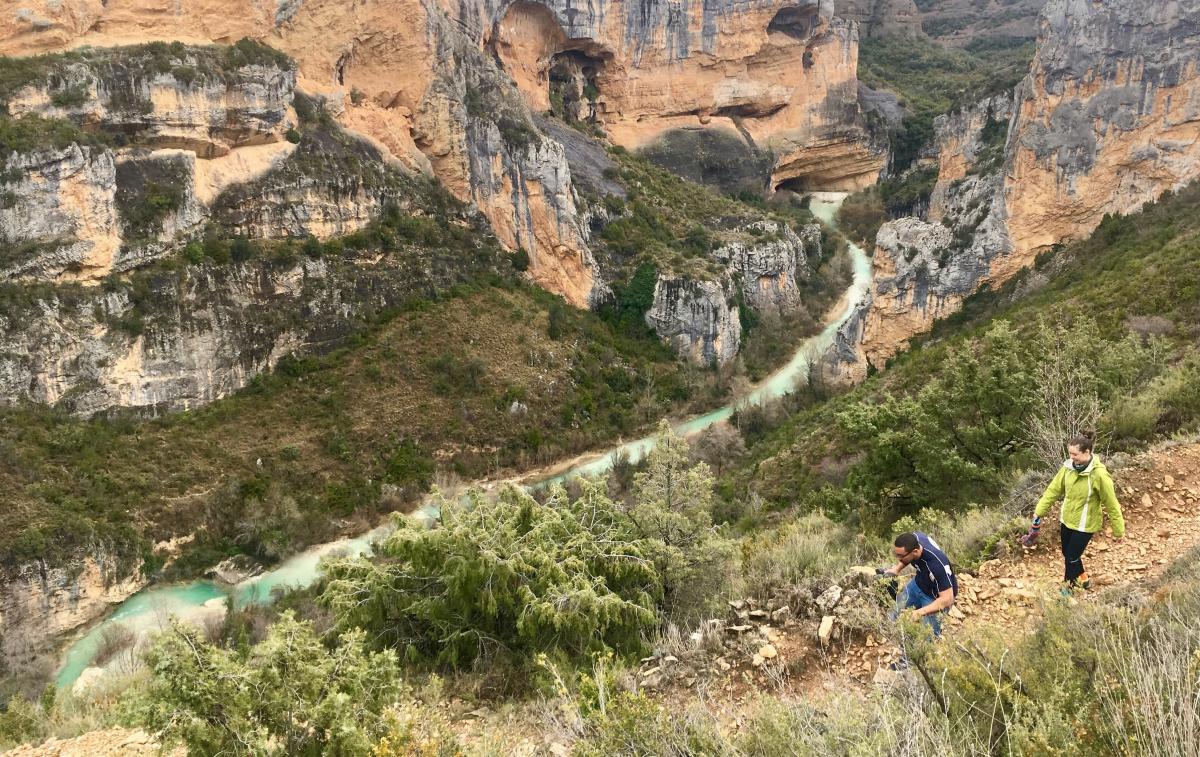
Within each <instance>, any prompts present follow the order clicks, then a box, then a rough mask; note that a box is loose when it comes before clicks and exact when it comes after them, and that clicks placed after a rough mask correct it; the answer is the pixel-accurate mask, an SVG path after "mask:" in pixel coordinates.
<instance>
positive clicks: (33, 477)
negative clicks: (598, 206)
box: [0, 287, 715, 560]
mask: <svg viewBox="0 0 1200 757" xmlns="http://www.w3.org/2000/svg"><path fill="white" fill-rule="evenodd" d="M555 301H556V298H553V297H552V296H550V295H547V294H545V293H542V292H539V291H536V290H533V289H531V288H527V287H517V288H513V289H502V288H496V287H480V288H478V289H473V288H470V287H468V288H465V289H464V290H463V292H462V293H460V295H459V296H457V297H452V298H449V299H444V300H441V301H438V302H433V303H428V302H426V303H422V304H420V306H418V307H416V308H413V309H410V310H409V311H408V312H405V313H402V314H400V315H399V316H397V317H396V318H395V319H394V320H392V321H390V322H388V323H386V324H384V325H382V326H380V327H378V328H377V329H376V330H375V331H374V332H373V333H370V334H368V335H366V336H363V337H361V338H360V339H358V340H356V341H357V344H355V345H354V346H352V347H350V348H347V349H344V350H342V351H341V352H339V353H336V354H334V355H331V356H328V357H326V358H322V359H315V358H309V359H303V360H293V361H288V362H285V363H284V364H282V365H281V368H280V369H279V370H277V371H276V373H275V374H274V375H271V376H267V377H262V378H260V379H259V380H256V381H255V382H253V383H252V385H251V386H250V387H248V388H247V389H245V390H243V391H242V392H239V393H238V394H237V395H235V396H233V397H230V398H228V399H224V400H221V401H218V402H215V403H213V404H212V405H210V406H208V407H206V408H203V409H201V410H198V411H194V412H188V413H182V414H179V415H175V416H170V417H168V418H165V419H161V420H154V421H135V420H126V421H121V420H117V421H105V420H94V421H80V420H75V419H71V418H68V417H64V416H61V415H59V414H56V413H54V412H52V411H48V410H45V409H23V410H6V411H3V412H2V417H3V423H2V424H0V427H2V430H0V450H2V451H3V454H0V461H2V462H0V487H2V488H3V489H4V490H5V491H6V492H9V493H10V495H9V496H8V498H7V499H8V503H7V509H8V514H7V523H8V525H9V527H8V528H6V529H5V531H4V534H3V536H0V555H3V556H4V558H6V559H7V560H16V559H28V558H32V557H46V556H51V557H53V556H55V555H62V554H63V552H64V551H67V550H70V549H71V548H72V547H74V546H75V545H76V544H78V543H81V542H82V543H87V542H88V541H89V540H90V538H91V537H92V536H93V535H99V536H106V535H107V536H117V537H125V538H128V537H132V536H133V534H134V533H135V532H144V533H146V534H148V535H150V536H151V537H152V538H155V539H158V538H165V537H167V536H169V535H171V534H181V533H188V532H190V531H192V530H194V529H196V528H203V529H205V530H206V532H207V533H208V534H209V536H210V537H211V538H210V541H211V542H213V546H214V547H215V548H217V549H219V550H222V551H224V550H228V549H231V548H232V544H233V542H234V541H239V542H240V544H241V546H242V547H243V548H244V549H247V550H248V551H252V552H259V553H260V554H263V555H264V556H272V555H273V554H277V553H278V552H280V551H286V550H289V549H294V548H296V547H298V546H301V545H303V544H305V543H309V542H312V541H317V540H320V539H322V538H325V537H326V536H328V535H330V534H331V533H332V532H333V531H335V530H336V524H335V523H333V522H331V521H332V520H333V519H336V518H345V517H349V516H351V515H352V514H353V513H355V512H358V513H362V512H364V511H366V512H370V511H372V510H375V509H377V508H378V507H380V506H395V505H397V504H399V500H398V499H397V497H400V498H404V497H405V496H406V495H407V496H412V495H414V494H416V493H417V492H418V491H421V490H423V489H424V488H426V486H427V485H428V483H429V482H430V480H431V479H432V478H433V477H434V475H435V470H445V471H448V472H451V473H454V474H457V475H461V476H462V477H466V478H473V477H476V476H480V475H484V474H487V473H490V472H493V471H494V470H495V469H496V468H497V467H500V468H507V467H525V466H528V465H531V464H535V463H539V462H544V461H547V460H550V459H555V458H558V457H561V456H563V455H566V454H571V453H575V452H578V451H581V450H583V449H585V448H588V447H591V446H594V445H596V444H598V443H601V442H603V441H607V440H608V439H610V438H612V437H613V436H615V435H618V434H630V433H633V432H634V431H636V430H639V429H641V428H643V427H644V426H646V425H647V424H649V423H651V422H652V421H653V420H655V419H657V418H658V417H659V416H660V415H662V414H664V413H666V412H668V411H670V410H672V409H681V408H682V407H684V406H686V405H687V402H688V400H689V398H690V399H694V400H696V402H697V403H699V405H707V404H708V403H709V402H713V401H715V400H714V398H711V397H709V396H704V395H703V393H704V392H705V391H706V383H705V381H706V377H705V376H704V375H703V374H702V373H700V372H695V371H691V370H690V369H686V368H683V367H681V366H680V365H679V364H678V363H676V362H674V361H673V359H672V357H671V356H670V354H669V353H668V351H667V350H666V349H665V348H664V347H662V345H660V344H659V343H658V342H657V341H654V340H652V339H650V338H649V337H646V336H631V335H625V334H621V333H618V332H616V331H615V330H614V329H613V328H612V327H611V326H609V325H608V324H607V323H604V322H603V321H601V320H600V319H599V318H598V317H597V316H595V315H592V314H589V313H581V312H577V311H573V310H570V309H567V308H564V307H561V306H557V305H555V304H554V303H555ZM552 308H553V309H554V310H555V312H556V314H557V315H556V318H558V319H560V321H561V324H562V325H561V328H562V331H563V333H562V335H561V336H560V338H559V339H558V340H554V339H551V338H550V337H549V336H548V335H547V320H548V313H549V311H550V310H551V309H552ZM514 401H519V402H520V403H523V405H524V406H525V407H526V408H527V410H518V412H516V413H511V412H510V408H511V406H512V403H513V402H514ZM259 461H261V464H260V462H259ZM384 483H390V484H393V485H395V486H397V487H398V490H390V489H385V490H381V488H380V486H381V484H384ZM389 491H394V495H395V496H393V497H390V498H389V497H387V496H384V497H383V498H382V501H381V498H380V495H381V492H382V493H384V494H386V493H387V492H389ZM252 516H253V517H252ZM256 519H258V521H263V522H261V523H258V525H255V523H254V521H255V520H256Z"/></svg>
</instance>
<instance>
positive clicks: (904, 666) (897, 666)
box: [888, 657, 908, 672]
mask: <svg viewBox="0 0 1200 757" xmlns="http://www.w3.org/2000/svg"><path fill="white" fill-rule="evenodd" d="M888 670H895V671H897V672H899V671H901V670H908V660H906V659H904V658H903V657H901V658H900V659H899V660H896V661H895V662H893V663H892V664H891V665H888Z"/></svg>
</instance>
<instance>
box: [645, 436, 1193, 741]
mask: <svg viewBox="0 0 1200 757" xmlns="http://www.w3.org/2000/svg"><path fill="white" fill-rule="evenodd" d="M1113 481H1114V484H1115V486H1116V489H1117V493H1118V498H1119V500H1120V502H1121V506H1122V511H1123V514H1124V516H1125V523H1126V538H1125V540H1124V541H1123V542H1121V543H1117V542H1116V541H1115V540H1114V539H1113V538H1112V537H1111V531H1109V529H1108V527H1107V523H1106V528H1105V531H1102V532H1101V533H1099V534H1097V535H1096V536H1095V537H1093V540H1092V542H1091V544H1090V545H1089V547H1088V550H1087V552H1086V554H1085V555H1084V565H1085V567H1086V568H1087V571H1088V573H1089V575H1090V577H1091V579H1092V589H1091V590H1090V591H1088V592H1083V593H1081V594H1079V595H1078V596H1077V597H1075V598H1074V599H1073V600H1072V601H1078V602H1093V601H1097V600H1098V598H1099V597H1100V595H1101V594H1102V593H1103V592H1105V591H1106V590H1108V589H1111V588H1113V587H1120V586H1125V585H1130V584H1139V583H1145V584H1148V583H1150V582H1151V581H1152V580H1153V579H1155V578H1156V577H1158V576H1160V575H1161V574H1162V573H1163V572H1164V571H1165V570H1166V569H1167V568H1168V567H1169V566H1170V565H1171V564H1172V563H1173V562H1175V561H1176V560H1177V559H1178V558H1180V557H1181V556H1182V555H1184V554H1185V553H1186V552H1188V551H1189V550H1191V549H1192V548H1194V547H1196V546H1197V545H1200V444H1195V443H1192V444H1167V445H1163V446H1160V447H1159V448H1158V449H1156V450H1154V451H1151V452H1147V453H1144V454H1141V455H1139V456H1137V457H1135V458H1133V459H1132V460H1130V462H1129V463H1127V464H1125V465H1123V466H1122V467H1120V468H1119V469H1117V470H1115V471H1113ZM1038 495H1040V491H1039V492H1036V493H1034V494H1033V495H1032V496H1033V497H1036V496H1038ZM1057 512H1058V511H1057V508H1056V509H1054V510H1052V511H1051V515H1050V516H1049V517H1048V518H1047V521H1048V524H1047V527H1046V528H1045V529H1044V530H1043V536H1042V538H1041V539H1040V540H1039V543H1038V544H1037V545H1036V546H1034V547H1033V548H1031V549H1023V548H1021V547H1018V546H1016V545H1015V544H1011V545H1008V546H1007V548H1006V549H1005V548H1002V550H1001V551H1003V552H1005V554H1004V555H1003V556H1002V557H1000V558H998V559H994V560H989V561H987V562H985V563H983V565H981V566H980V568H979V570H978V571H977V572H976V573H975V575H960V576H959V581H960V584H959V586H960V592H959V597H958V600H957V601H956V603H955V606H954V608H953V609H952V610H951V612H950V616H949V617H948V618H946V620H945V640H947V641H952V640H953V639H954V638H955V636H957V635H959V634H960V633H962V632H963V630H970V629H972V628H975V627H979V628H983V627H987V628H991V629H993V630H994V629H995V628H997V627H999V628H1007V629H1012V631H1013V632H1014V633H1017V634H1021V633H1024V632H1026V631H1027V630H1029V629H1031V628H1032V627H1033V626H1034V625H1035V624H1036V622H1037V621H1038V620H1039V619H1040V618H1041V617H1042V615H1043V612H1044V609H1045V607H1047V606H1048V605H1049V604H1051V603H1054V602H1059V601H1062V598H1061V596H1060V589H1061V587H1062V583H1061V581H1062V569H1063V566H1062V554H1061V552H1060V551H1059V543H1058V531H1057V529H1056V528H1053V524H1054V521H1055V520H1057ZM838 623H839V624H840V623H841V619H840V618H839V619H838ZM747 633H748V634H753V636H752V638H753V639H754V640H753V641H752V642H751V643H749V644H747V645H745V646H746V647H747V649H746V652H745V654H742V655H739V654H737V653H733V654H731V653H728V652H726V653H725V654H723V655H722V656H721V660H722V661H723V662H724V663H725V664H723V665H721V666H720V668H719V670H720V672H719V673H718V674H717V675H715V676H704V675H703V674H702V675H700V676H699V679H700V680H699V681H696V680H692V679H693V678H695V676H689V674H688V673H684V674H683V675H682V676H679V675H678V674H677V675H676V676H674V677H673V680H671V681H670V682H668V683H666V684H665V685H663V686H661V687H659V688H657V690H654V689H652V695H653V696H656V697H659V698H661V699H663V700H664V701H674V702H679V701H686V700H688V699H695V698H696V697H697V696H699V695H703V696H704V698H705V699H706V703H707V705H708V706H709V707H710V709H712V710H714V711H716V712H718V713H720V714H721V715H722V716H723V717H722V719H723V721H724V722H726V723H727V724H728V725H729V726H730V727H732V728H737V727H738V725H739V724H740V722H741V721H742V720H743V718H744V715H745V713H746V712H747V711H748V710H750V709H752V708H753V703H754V701H755V700H756V699H758V698H759V697H761V696H764V695H772V696H776V697H779V698H782V699H793V700H800V699H811V698H812V697H814V696H820V695H821V694H822V693H826V692H835V691H844V690H846V689H853V688H860V689H866V688H869V687H871V686H872V685H873V682H882V681H885V680H886V679H888V678H890V674H889V672H888V671H887V670H886V669H887V667H888V666H889V665H890V664H891V663H892V662H894V661H895V660H896V659H897V658H898V657H899V649H898V648H897V647H895V646H894V645H893V644H891V643H889V642H887V641H885V640H883V639H881V638H880V636H879V635H875V634H867V635H866V636H865V638H864V637H863V636H862V635H861V634H859V635H857V636H856V637H854V638H852V639H839V638H838V634H837V632H836V631H835V632H834V634H833V638H832V639H831V640H830V641H829V642H828V643H822V642H821V641H820V639H819V638H818V625H817V622H816V621H815V620H812V619H800V620H788V621H786V622H783V623H767V624H760V625H758V626H757V627H756V628H755V629H753V630H752V631H749V632H747ZM760 645H761V646H760ZM766 645H769V646H770V647H771V650H770V653H771V654H772V655H773V656H772V657H771V658H770V659H762V655H761V652H762V649H763V648H764V647H765V646H766ZM727 648H728V646H727ZM756 648H757V649H758V652H759V653H760V654H759V657H758V658H755V657H753V656H752V654H754V650H755V649H756ZM647 664H648V665H653V666H655V667H658V666H660V665H661V662H660V661H659V660H655V661H653V662H650V663H647ZM684 664H685V665H688V666H691V665H690V664H689V663H688V661H685V662H684ZM709 669H710V670H711V668H709ZM881 669H882V670H883V672H881ZM645 670H646V667H645V666H644V667H643V671H645Z"/></svg>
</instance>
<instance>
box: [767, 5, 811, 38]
mask: <svg viewBox="0 0 1200 757" xmlns="http://www.w3.org/2000/svg"><path fill="white" fill-rule="evenodd" d="M820 23H821V20H820V14H819V12H818V9H817V5H816V4H815V3H814V4H813V5H808V6H804V7H800V8H796V7H792V8H781V9H780V10H779V12H778V13H776V14H775V17H774V18H772V19H771V23H769V24H767V33H768V34H774V33H776V32H778V33H780V34H786V35H787V36H789V37H791V38H792V39H798V40H800V41H804V40H807V39H809V38H810V37H812V35H813V32H814V31H815V30H816V28H817V26H818V25H819V24H820Z"/></svg>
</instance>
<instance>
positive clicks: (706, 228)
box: [592, 147, 814, 278]
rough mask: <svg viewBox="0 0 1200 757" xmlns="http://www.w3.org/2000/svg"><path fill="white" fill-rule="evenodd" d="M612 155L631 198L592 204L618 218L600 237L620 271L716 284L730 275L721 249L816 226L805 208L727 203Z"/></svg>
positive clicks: (619, 152)
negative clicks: (645, 269)
mask: <svg viewBox="0 0 1200 757" xmlns="http://www.w3.org/2000/svg"><path fill="white" fill-rule="evenodd" d="M611 155H612V158H613V160H614V161H615V163H616V169H615V171H613V172H611V173H612V176H613V179H614V180H618V181H620V183H621V184H622V185H623V186H624V187H625V189H626V193H627V196H626V197H625V198H621V197H619V196H617V195H608V196H606V197H604V198H603V199H602V200H592V201H593V202H597V203H599V204H602V205H603V207H604V210H605V211H606V213H607V215H609V216H610V218H611V220H609V221H607V222H606V223H604V225H603V228H602V230H601V232H600V239H601V242H602V245H601V250H600V252H601V254H607V255H609V256H611V257H612V259H613V262H614V263H616V264H617V267H618V270H620V269H621V268H624V269H626V270H628V271H632V270H633V269H635V268H636V267H637V266H639V265H641V264H643V263H650V264H653V265H654V266H656V267H657V268H658V269H659V270H667V271H672V272H674V273H677V274H687V275H691V276H695V277H698V278H711V277H713V276H715V275H717V274H719V273H721V271H723V270H724V266H723V265H722V264H721V263H720V262H719V261H717V260H716V259H715V258H714V257H713V252H714V251H715V250H716V249H717V248H718V247H720V246H722V245H724V244H726V243H729V242H743V243H755V242H765V241H770V239H771V238H772V237H773V236H775V237H777V236H778V235H779V234H781V233H782V226H784V225H786V226H788V227H791V228H793V229H795V228H797V227H799V226H801V225H804V224H806V223H813V222H814V219H813V217H812V215H811V214H810V213H808V211H807V210H804V209H802V208H792V207H790V206H786V205H780V206H772V207H767V206H766V205H765V204H764V203H762V202H761V201H758V200H753V199H752V198H740V199H738V198H733V197H729V196H726V195H722V194H720V193H719V192H717V191H715V190H714V189H711V188H709V187H704V186H700V185H697V184H693V183H691V182H688V181H684V180H683V179H680V178H679V177H678V176H675V175H674V174H672V173H671V172H669V171H667V170H666V169H663V168H658V167H656V166H654V165H653V164H651V163H650V162H649V161H648V160H646V159H644V158H640V157H637V156H634V155H631V154H630V153H628V152H627V151H625V150H624V149H623V148H620V147H616V148H613V149H612V151H611ZM747 199H750V201H749V202H748V201H747Z"/></svg>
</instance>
